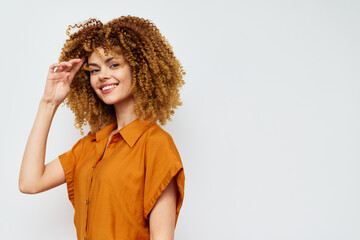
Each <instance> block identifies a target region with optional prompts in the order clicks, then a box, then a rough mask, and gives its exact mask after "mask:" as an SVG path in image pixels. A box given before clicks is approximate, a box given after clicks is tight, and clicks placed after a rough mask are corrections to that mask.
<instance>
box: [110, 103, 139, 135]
mask: <svg viewBox="0 0 360 240" xmlns="http://www.w3.org/2000/svg"><path fill="white" fill-rule="evenodd" d="M134 106H135V100H134V98H133V97H129V98H127V99H124V101H121V103H118V104H114V108H115V113H116V122H117V129H116V130H117V131H119V130H120V129H122V128H123V127H125V126H126V125H128V124H129V123H131V122H133V121H134V120H136V119H137V116H136V114H135V113H134Z"/></svg>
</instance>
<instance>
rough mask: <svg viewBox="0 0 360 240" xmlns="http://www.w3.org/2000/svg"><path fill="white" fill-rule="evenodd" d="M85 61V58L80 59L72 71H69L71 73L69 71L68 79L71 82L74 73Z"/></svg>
mask: <svg viewBox="0 0 360 240" xmlns="http://www.w3.org/2000/svg"><path fill="white" fill-rule="evenodd" d="M85 60H86V58H85V57H82V58H81V59H80V62H79V63H77V64H76V65H75V66H74V67H73V69H71V71H70V79H71V80H72V79H73V78H74V77H75V75H76V73H77V72H78V71H79V69H80V68H81V66H82V65H83V64H84V62H85Z"/></svg>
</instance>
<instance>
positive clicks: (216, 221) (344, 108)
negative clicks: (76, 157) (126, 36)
mask: <svg viewBox="0 0 360 240" xmlns="http://www.w3.org/2000/svg"><path fill="white" fill-rule="evenodd" d="M128 14H131V15H136V16H140V17H144V18H148V19H151V20H153V21H154V22H155V24H156V25H157V26H158V27H159V29H160V31H161V32H162V33H163V34H164V35H165V36H166V38H167V39H168V40H169V41H170V43H171V44H172V46H173V48H174V51H175V54H176V56H177V57H178V58H179V59H180V61H181V62H182V63H183V65H184V68H185V70H186V71H187V75H186V78H185V80H186V85H185V86H184V87H183V89H182V91H181V94H182V100H183V106H182V107H180V108H179V109H178V111H177V112H176V114H175V116H174V120H173V121H172V122H170V123H169V124H168V125H166V127H164V128H165V129H166V130H167V131H168V132H169V133H170V134H171V135H172V136H173V138H174V141H175V143H176V145H177V147H178V149H179V152H180V154H181V157H182V160H183V164H184V168H185V176H186V180H185V199H184V204H183V208H182V210H181V213H180V218H179V221H178V225H177V229H176V234H175V239H178V240H181V239H183V240H185V239H186V240H188V239H211V240H217V239H246V240H252V239H254V240H255V239H256V240H270V239H271V240H289V239H294V240H304V239H307V240H309V239H313V240H319V239H326V240H335V239H336V240H337V239H339V240H344V239H346V240H355V239H360V207H359V203H360V176H359V170H360V164H359V159H360V148H359V146H360V137H359V136H360V127H359V124H360V70H359V64H360V57H359V56H360V47H359V43H360V28H359V23H360V1H357V0H352V1H350V0H329V1H325V0H312V1H309V0H302V1H300V0H299V1H286V0H270V1H268V0H253V1H235V0H233V1H229V0H223V1H210V0H207V1H205V0H203V1H189V0H185V1H184V0H182V1H169V0H164V1H158V0H152V1H145V0H143V1H137V0H132V1H119V0H118V1H92V0H87V1H72V0H71V1H70V0H64V1H45V0H43V1H36V0H33V1H25V0H23V1H19V0H15V1H5V0H1V2H0V24H1V37H0V79H1V88H0V91H1V126H2V130H1V140H0V141H1V160H0V184H1V198H0V235H1V239H37V240H38V239H46V240H47V239H52V240H60V239H61V240H62V239H75V228H74V225H73V208H72V206H71V204H70V202H69V201H68V198H67V192H66V186H65V185H62V186H60V187H58V188H55V189H52V190H50V191H47V192H44V193H41V194H37V195H25V194H21V193H20V192H19V190H18V175H19V170H20V164H21V160H22V156H23V152H24V149H25V144H26V141H27V138H28V135H29V133H30V130H31V127H32V124H33V121H34V119H35V115H36V111H37V108H38V103H39V100H40V98H41V96H42V93H43V90H44V86H45V79H46V75H47V71H48V67H49V65H50V64H51V63H53V62H56V61H57V59H58V56H59V54H60V50H61V47H62V45H63V43H64V42H65V39H66V38H67V36H66V34H65V31H66V28H67V26H68V25H70V24H75V23H79V22H82V21H84V20H87V19H88V18H90V17H96V18H98V19H100V20H102V21H103V22H107V21H109V20H112V19H113V18H116V17H119V16H121V15H128ZM73 123H74V118H73V114H72V112H71V111H70V110H68V109H66V108H63V107H60V108H59V109H58V112H57V113H56V115H55V118H54V121H53V124H52V127H51V130H50V134H49V138H48V145H47V155H46V162H49V161H51V160H53V159H54V158H56V157H57V156H58V155H60V154H61V153H63V152H65V151H67V150H69V149H70V148H71V147H72V146H73V144H75V142H76V141H77V140H78V139H79V138H80V137H82V136H81V135H80V133H79V132H78V131H77V130H76V129H75V128H74V127H73Z"/></svg>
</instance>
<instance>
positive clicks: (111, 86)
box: [101, 85, 117, 91]
mask: <svg viewBox="0 0 360 240" xmlns="http://www.w3.org/2000/svg"><path fill="white" fill-rule="evenodd" d="M116 86H117V85H109V86H106V87H104V88H102V89H101V90H103V91H105V90H108V89H110V88H114V87H116Z"/></svg>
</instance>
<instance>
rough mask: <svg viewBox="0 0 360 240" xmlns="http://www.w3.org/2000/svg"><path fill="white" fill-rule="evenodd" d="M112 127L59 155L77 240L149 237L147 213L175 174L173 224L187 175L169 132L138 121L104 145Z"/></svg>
mask: <svg viewBox="0 0 360 240" xmlns="http://www.w3.org/2000/svg"><path fill="white" fill-rule="evenodd" d="M147 123H148V124H147ZM116 127H117V123H116V121H114V122H112V123H110V124H108V125H107V126H105V127H104V128H102V129H101V130H99V131H98V132H96V134H91V133H90V132H89V133H88V134H87V135H86V136H84V137H83V138H81V139H80V140H79V141H78V142H77V143H76V144H75V145H74V146H73V147H72V149H71V150H69V151H67V152H65V153H63V154H61V155H60V156H59V159H60V162H61V165H62V167H63V169H64V173H65V178H66V184H67V190H68V195H69V199H70V201H71V203H72V205H73V207H74V209H75V214H74V223H75V227H76V233H77V239H78V240H83V239H86V240H102V239H106V240H115V239H116V240H117V239H124V240H125V239H126V240H135V239H136V240H140V239H150V232H149V213H150V211H151V209H152V208H153V207H154V205H155V203H156V200H157V199H158V198H159V196H160V195H161V193H162V192H163V191H164V189H165V188H166V187H167V185H168V184H169V183H170V181H171V179H172V178H173V177H174V176H175V179H176V184H177V187H178V192H177V206H176V220H175V224H176V223H177V219H178V217H179V212H180V208H181V206H182V202H183V199H184V187H185V174H184V169H183V165H182V162H181V159H180V155H179V153H178V151H177V149H176V146H175V144H174V142H173V140H172V138H171V136H170V135H169V134H168V133H167V132H166V131H165V130H163V129H162V128H161V127H160V126H159V125H158V124H156V123H155V122H151V123H149V122H146V121H140V120H139V119H136V120H135V121H133V122H131V123H129V124H128V125H126V126H125V127H124V128H122V129H121V130H120V131H118V132H116V133H115V134H114V135H113V136H112V138H111V141H110V142H109V144H108V146H107V148H106V149H105V146H106V143H107V141H108V139H109V136H110V133H111V132H112V131H113V130H115V129H116ZM104 151H105V152H104ZM103 153H104V155H103Z"/></svg>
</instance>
